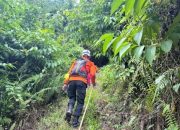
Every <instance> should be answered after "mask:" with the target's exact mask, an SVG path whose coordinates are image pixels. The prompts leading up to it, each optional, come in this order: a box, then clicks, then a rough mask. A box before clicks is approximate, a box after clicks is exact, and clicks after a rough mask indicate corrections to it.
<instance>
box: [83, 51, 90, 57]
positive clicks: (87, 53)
mask: <svg viewBox="0 0 180 130" xmlns="http://www.w3.org/2000/svg"><path fill="white" fill-rule="evenodd" d="M82 57H84V58H88V59H90V57H91V52H90V51H89V50H83V52H82Z"/></svg>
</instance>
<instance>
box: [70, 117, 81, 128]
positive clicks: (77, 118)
mask: <svg viewBox="0 0 180 130" xmlns="http://www.w3.org/2000/svg"><path fill="white" fill-rule="evenodd" d="M78 120H79V116H74V118H73V121H72V125H73V127H74V128H76V127H78V126H79V125H80V123H79V121H78Z"/></svg>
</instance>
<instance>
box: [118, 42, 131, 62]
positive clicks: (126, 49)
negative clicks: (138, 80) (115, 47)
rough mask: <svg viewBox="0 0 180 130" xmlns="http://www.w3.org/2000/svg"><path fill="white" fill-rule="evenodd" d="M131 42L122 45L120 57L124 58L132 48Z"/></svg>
mask: <svg viewBox="0 0 180 130" xmlns="http://www.w3.org/2000/svg"><path fill="white" fill-rule="evenodd" d="M130 47H131V44H130V43H127V44H126V45H125V46H123V47H122V49H121V50H120V51H119V58H120V59H122V57H123V56H124V55H125V54H126V53H127V52H128V50H129V49H130Z"/></svg>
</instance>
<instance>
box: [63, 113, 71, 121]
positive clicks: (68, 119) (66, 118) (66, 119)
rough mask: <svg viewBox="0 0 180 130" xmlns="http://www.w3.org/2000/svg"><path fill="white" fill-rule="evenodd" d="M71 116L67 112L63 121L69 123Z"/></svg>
mask: <svg viewBox="0 0 180 130" xmlns="http://www.w3.org/2000/svg"><path fill="white" fill-rule="evenodd" d="M71 115H72V114H71V113H69V112H67V113H66V116H65V119H64V120H65V121H67V122H68V123H70V121H71Z"/></svg>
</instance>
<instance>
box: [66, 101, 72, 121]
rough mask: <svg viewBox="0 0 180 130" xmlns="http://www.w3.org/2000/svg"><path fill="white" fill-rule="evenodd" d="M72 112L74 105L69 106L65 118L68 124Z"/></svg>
mask: <svg viewBox="0 0 180 130" xmlns="http://www.w3.org/2000/svg"><path fill="white" fill-rule="evenodd" d="M72 111H73V105H71V104H69V105H68V109H67V112H66V117H65V121H67V122H68V123H69V122H70V121H71V115H72Z"/></svg>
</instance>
